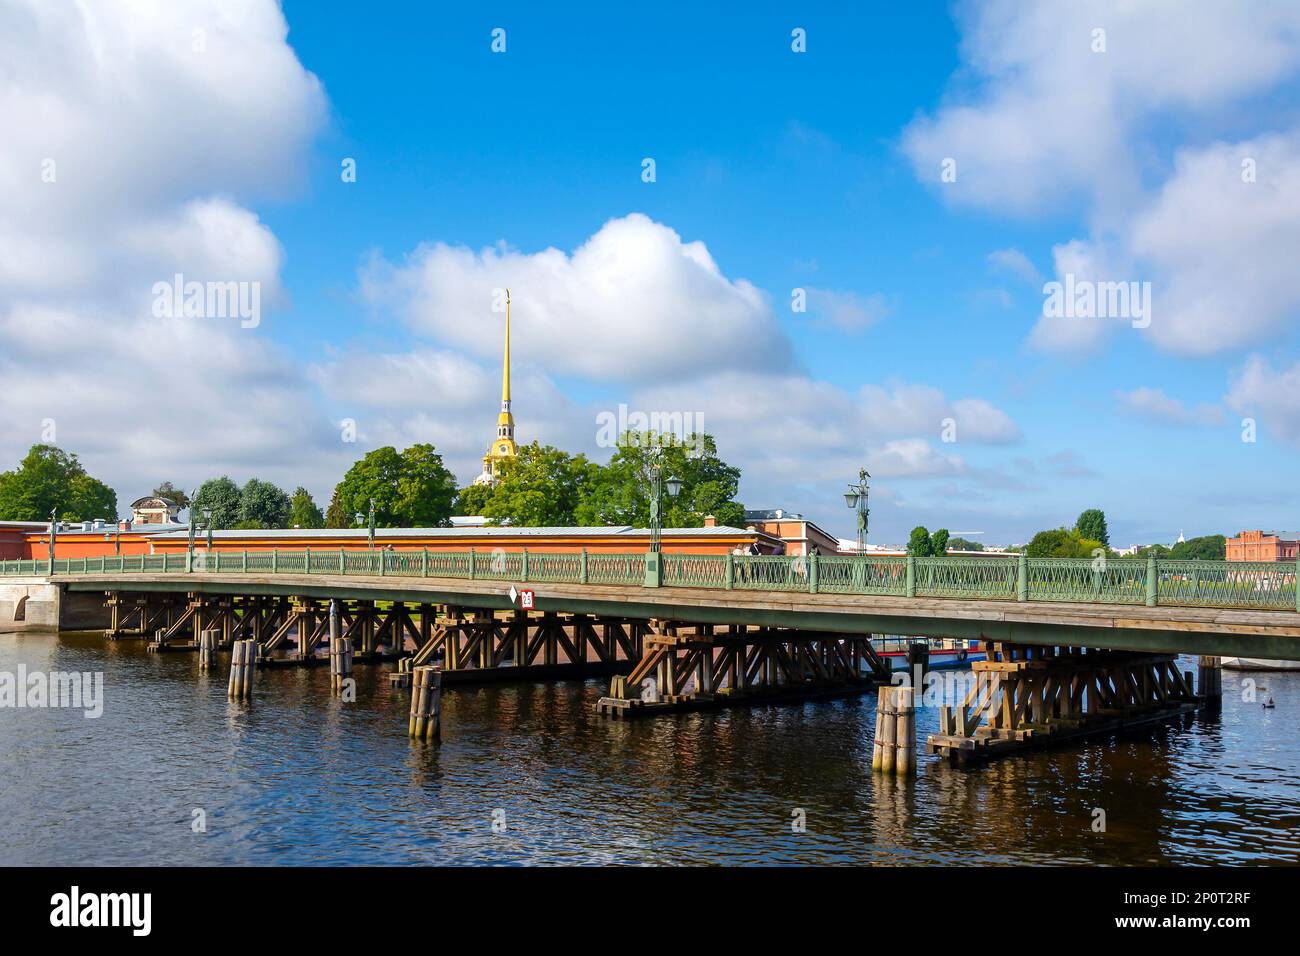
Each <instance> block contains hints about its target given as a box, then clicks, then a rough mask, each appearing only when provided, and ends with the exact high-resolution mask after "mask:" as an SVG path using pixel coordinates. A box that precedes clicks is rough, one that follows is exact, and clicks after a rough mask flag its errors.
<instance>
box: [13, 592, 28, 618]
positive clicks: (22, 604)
mask: <svg viewBox="0 0 1300 956" xmlns="http://www.w3.org/2000/svg"><path fill="white" fill-rule="evenodd" d="M27 598H28V595H26V594H24V595H23V596H22V597H20V598H19V599H18V603H17V604H15V605H14V620H15V621H25V620H27Z"/></svg>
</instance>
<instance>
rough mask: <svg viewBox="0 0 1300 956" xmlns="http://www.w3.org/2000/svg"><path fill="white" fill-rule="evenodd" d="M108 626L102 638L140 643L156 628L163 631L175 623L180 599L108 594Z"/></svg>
mask: <svg viewBox="0 0 1300 956" xmlns="http://www.w3.org/2000/svg"><path fill="white" fill-rule="evenodd" d="M104 603H105V604H106V605H107V606H108V611H109V626H108V628H107V629H105V631H104V636H105V637H106V638H108V639H109V640H110V641H121V640H128V639H133V638H134V639H137V640H143V639H145V638H149V637H152V636H153V635H154V634H155V633H156V632H157V631H158V630H159V629H163V630H166V629H168V628H170V627H171V625H172V623H173V622H174V621H175V618H176V616H177V614H178V613H179V612H178V609H179V606H180V598H178V597H176V596H174V595H171V594H151V593H143V594H136V593H126V592H122V591H108V592H106V596H105V599H104Z"/></svg>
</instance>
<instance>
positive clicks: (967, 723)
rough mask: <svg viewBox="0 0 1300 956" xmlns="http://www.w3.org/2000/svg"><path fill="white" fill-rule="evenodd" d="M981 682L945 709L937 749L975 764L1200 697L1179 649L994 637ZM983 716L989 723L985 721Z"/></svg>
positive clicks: (980, 665) (1172, 711) (1166, 714)
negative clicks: (1004, 640)
mask: <svg viewBox="0 0 1300 956" xmlns="http://www.w3.org/2000/svg"><path fill="white" fill-rule="evenodd" d="M971 669H972V673H973V675H974V678H975V685H974V686H973V687H972V688H971V690H970V691H969V693H968V694H967V695H966V699H965V701H964V702H963V703H962V704H961V705H960V706H942V707H940V709H939V725H940V732H939V733H935V734H930V736H929V738H928V739H927V741H926V744H927V749H928V750H929V752H930V753H932V754H939V755H941V756H943V757H946V758H947V759H948V761H949V762H950V763H953V764H956V765H959V766H967V765H971V764H977V763H982V762H984V761H987V760H993V759H996V758H998V757H1003V756H1007V755H1009V754H1014V753H1019V752H1022V751H1024V750H1027V749H1031V748H1036V747H1042V746H1048V745H1052V744H1056V743H1061V742H1064V741H1066V740H1074V739H1079V738H1083V737H1088V736H1095V735H1097V734H1109V733H1113V732H1115V731H1118V730H1123V729H1126V728H1129V727H1133V726H1136V725H1139V724H1145V723H1151V722H1153V721H1158V720H1167V719H1169V718H1172V717H1177V716H1179V715H1182V714H1186V713H1190V712H1192V711H1194V710H1195V709H1196V708H1197V707H1198V706H1199V704H1200V698H1199V697H1198V696H1197V694H1196V692H1195V690H1194V689H1193V687H1192V681H1191V674H1190V673H1187V674H1180V673H1179V672H1178V665H1177V657H1176V656H1175V655H1173V654H1145V653H1141V652H1134V651H1112V650H1097V649H1095V648H1077V647H1050V646H1044V647H1040V646H1029V645H1021V644H1006V643H992V644H990V645H989V647H988V660H985V661H975V662H974V663H972V664H971ZM981 719H983V721H984V722H983V723H980V721H981Z"/></svg>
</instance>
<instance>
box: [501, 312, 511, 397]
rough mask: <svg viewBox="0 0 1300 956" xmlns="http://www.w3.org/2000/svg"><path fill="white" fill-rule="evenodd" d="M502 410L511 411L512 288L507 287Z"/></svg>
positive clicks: (502, 368)
mask: <svg viewBox="0 0 1300 956" xmlns="http://www.w3.org/2000/svg"><path fill="white" fill-rule="evenodd" d="M501 411H503V412H509V411H510V290H509V289H506V355H505V360H504V361H503V362H502V363H501Z"/></svg>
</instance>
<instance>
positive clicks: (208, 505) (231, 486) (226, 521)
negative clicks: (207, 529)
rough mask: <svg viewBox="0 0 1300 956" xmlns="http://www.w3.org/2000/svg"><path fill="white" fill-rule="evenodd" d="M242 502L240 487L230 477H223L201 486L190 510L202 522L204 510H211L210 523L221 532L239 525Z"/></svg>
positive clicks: (210, 479)
mask: <svg viewBox="0 0 1300 956" xmlns="http://www.w3.org/2000/svg"><path fill="white" fill-rule="evenodd" d="M240 501H241V496H240V493H239V486H238V485H237V484H235V483H234V482H233V481H231V480H230V478H229V476H227V475H222V476H221V477H220V478H209V479H208V480H207V481H205V482H204V483H203V484H201V485H199V490H198V491H196V492H195V493H194V500H193V501H192V502H191V503H190V510H191V511H192V512H193V513H194V516H195V519H196V521H202V515H203V511H204V509H208V510H210V511H211V512H212V516H211V518H210V519H209V523H210V524H211V526H212V527H213V528H214V529H215V530H218V531H220V530H223V529H225V528H233V527H234V526H235V525H237V524H238V523H239V521H240V515H239V506H240Z"/></svg>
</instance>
